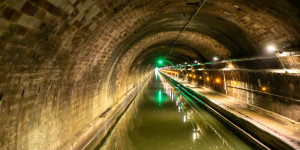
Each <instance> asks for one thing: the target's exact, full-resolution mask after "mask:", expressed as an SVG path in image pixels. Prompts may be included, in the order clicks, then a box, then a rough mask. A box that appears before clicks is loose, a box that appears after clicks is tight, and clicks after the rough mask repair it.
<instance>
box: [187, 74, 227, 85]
mask: <svg viewBox="0 0 300 150" xmlns="http://www.w3.org/2000/svg"><path fill="white" fill-rule="evenodd" d="M187 76H188V77H193V78H194V79H196V77H197V76H196V75H193V74H187ZM199 79H200V80H202V76H199ZM206 81H210V78H209V77H206ZM215 82H216V83H221V79H220V78H216V79H215Z"/></svg>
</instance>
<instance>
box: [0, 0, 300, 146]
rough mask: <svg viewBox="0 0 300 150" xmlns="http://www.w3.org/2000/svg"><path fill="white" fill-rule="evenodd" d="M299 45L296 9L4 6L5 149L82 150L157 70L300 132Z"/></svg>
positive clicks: (55, 0)
mask: <svg viewBox="0 0 300 150" xmlns="http://www.w3.org/2000/svg"><path fill="white" fill-rule="evenodd" d="M299 39H300V2H299V1H297V0H280V1H279V0H268V1H262V0H252V1H249V0H222V1H219V0H143V1H142V0H117V1H115V0H0V113H1V117H0V145H1V147H3V148H5V149H69V148H70V147H72V148H73V147H76V146H78V145H80V144H81V143H84V142H85V141H84V140H83V139H85V134H84V133H85V132H86V131H89V128H91V127H95V126H96V123H95V121H96V120H98V119H99V118H100V119H102V118H103V117H101V116H102V115H103V114H105V113H106V112H108V111H110V110H111V109H113V108H114V107H115V106H116V105H117V104H118V103H120V102H121V101H122V100H123V98H124V96H126V95H128V93H130V92H132V91H133V90H134V89H135V87H137V86H138V85H139V84H140V83H142V81H144V80H145V79H146V78H148V77H149V75H151V74H153V71H154V69H155V68H156V67H159V68H164V69H166V70H169V71H173V74H174V75H175V72H176V75H178V76H186V75H187V76H189V75H193V76H194V75H195V76H196V75H197V78H200V77H201V78H202V77H203V78H204V79H205V78H206V77H207V78H211V79H212V80H214V79H215V78H220V79H221V80H224V79H223V77H222V76H223V75H226V77H227V78H226V79H225V81H223V83H222V86H221V85H219V86H218V85H215V84H214V82H211V83H207V82H205V80H201V81H195V82H198V84H200V85H204V86H206V87H207V88H210V89H212V90H215V91H218V92H220V93H226V94H227V95H229V96H232V97H234V98H237V99H241V100H243V101H245V102H246V103H249V104H252V105H255V106H258V107H260V108H263V109H266V110H269V111H272V112H274V113H276V114H279V115H282V116H284V117H287V118H288V119H291V120H293V121H295V122H297V123H299V122H300V107H299V99H300V78H299V73H300V55H299V54H300V41H299ZM160 60H162V61H163V64H159V63H158V61H160ZM172 64H173V65H172ZM189 80H193V79H192V78H191V79H189ZM225 82H226V84H227V85H226V86H231V88H228V89H226V90H225V89H224V88H222V87H223V84H224V83H225ZM235 86H238V88H234V87H235ZM81 137H82V138H81ZM78 139H80V140H78Z"/></svg>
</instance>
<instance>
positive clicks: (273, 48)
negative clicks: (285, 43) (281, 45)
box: [267, 45, 276, 52]
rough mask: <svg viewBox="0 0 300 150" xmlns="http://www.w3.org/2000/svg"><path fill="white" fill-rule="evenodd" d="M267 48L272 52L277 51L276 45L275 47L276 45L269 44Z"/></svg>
mask: <svg viewBox="0 0 300 150" xmlns="http://www.w3.org/2000/svg"><path fill="white" fill-rule="evenodd" d="M267 49H268V51H271V52H274V51H276V47H275V46H274V45H269V46H268V47H267Z"/></svg>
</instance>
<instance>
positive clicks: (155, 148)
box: [96, 72, 256, 150]
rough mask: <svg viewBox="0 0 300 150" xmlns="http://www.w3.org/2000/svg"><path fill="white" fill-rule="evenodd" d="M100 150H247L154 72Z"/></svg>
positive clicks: (247, 146)
mask: <svg viewBox="0 0 300 150" xmlns="http://www.w3.org/2000/svg"><path fill="white" fill-rule="evenodd" d="M96 149H100V150H192V149H201V150H211V149H222V150H232V149H235V150H247V149H256V148H255V147H253V145H251V144H250V143H249V142H247V141H244V140H242V139H240V138H239V136H238V135H236V134H235V133H233V131H231V130H230V129H229V128H227V127H226V126H225V125H224V124H223V123H222V122H221V121H219V120H218V119H217V118H216V117H215V116H214V115H212V114H211V113H209V112H208V111H207V110H206V109H205V108H202V107H200V106H194V105H193V103H192V102H191V101H189V100H188V98H186V97H185V96H184V95H183V94H180V92H179V91H178V90H177V89H176V88H173V87H172V86H170V85H169V84H168V83H167V82H166V81H165V80H164V78H163V77H162V76H161V75H159V74H158V73H157V72H156V73H155V75H154V77H152V78H151V79H150V81H149V82H148V84H147V85H146V86H145V87H144V88H143V89H142V90H141V91H140V92H139V94H138V95H137V97H136V98H135V100H134V101H133V102H132V104H131V105H130V106H129V107H128V109H127V111H126V112H125V113H124V115H123V116H122V117H121V119H120V120H119V121H118V123H117V124H116V126H115V127H114V129H113V130H112V132H111V133H110V135H109V136H108V137H107V138H106V139H105V140H104V141H102V142H101V143H100V144H99V145H98V146H97V148H96Z"/></svg>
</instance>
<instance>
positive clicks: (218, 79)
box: [166, 70, 267, 92]
mask: <svg viewBox="0 0 300 150" xmlns="http://www.w3.org/2000/svg"><path fill="white" fill-rule="evenodd" d="M166 72H167V73H175V74H178V73H177V72H175V71H169V70H168V71H166ZM186 75H187V76H188V77H192V78H194V79H196V77H197V76H196V75H193V74H186ZM199 79H200V80H202V79H203V77H202V76H199ZM206 81H208V82H209V81H210V78H209V77H206ZM215 83H218V84H220V83H221V79H220V78H216V79H215ZM232 84H233V85H235V86H237V82H236V81H233V82H232ZM261 91H264V92H266V91H267V87H266V86H262V87H261Z"/></svg>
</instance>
